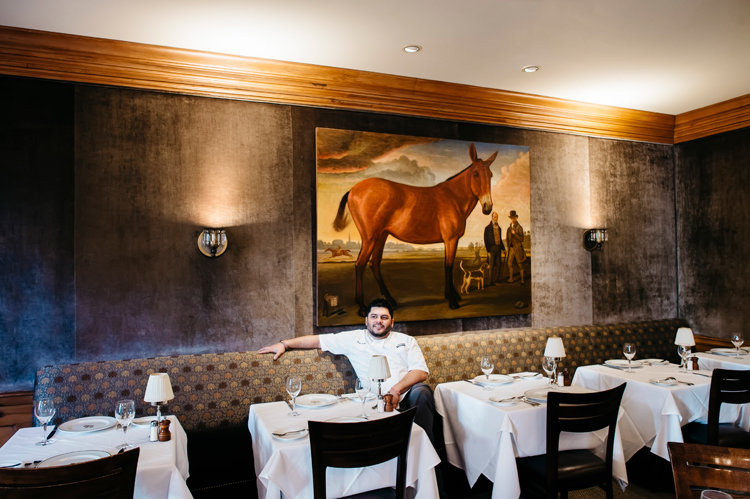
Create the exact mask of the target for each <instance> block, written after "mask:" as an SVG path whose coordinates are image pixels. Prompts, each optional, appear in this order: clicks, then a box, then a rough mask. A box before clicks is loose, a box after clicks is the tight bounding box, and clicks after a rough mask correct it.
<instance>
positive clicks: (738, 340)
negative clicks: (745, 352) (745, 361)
mask: <svg viewBox="0 0 750 499" xmlns="http://www.w3.org/2000/svg"><path fill="white" fill-rule="evenodd" d="M744 342H745V340H744V338H742V333H732V345H734V347H735V348H736V349H737V358H738V359H741V358H742V357H740V347H741V346H742V344H743V343H744Z"/></svg>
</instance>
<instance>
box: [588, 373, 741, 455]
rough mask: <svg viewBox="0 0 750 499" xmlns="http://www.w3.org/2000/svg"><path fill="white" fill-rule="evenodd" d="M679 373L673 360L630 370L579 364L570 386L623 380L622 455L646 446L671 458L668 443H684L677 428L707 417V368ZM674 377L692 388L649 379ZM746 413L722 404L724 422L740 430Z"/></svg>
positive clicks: (601, 386) (600, 385)
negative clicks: (654, 381)
mask: <svg viewBox="0 0 750 499" xmlns="http://www.w3.org/2000/svg"><path fill="white" fill-rule="evenodd" d="M699 373H701V374H703V376H702V375H700V374H695V373H693V372H688V373H683V372H682V371H681V370H680V369H679V367H678V366H677V365H675V364H669V365H655V366H650V367H643V368H641V369H633V373H627V372H625V371H624V370H620V369H613V368H610V367H606V366H598V365H597V366H585V367H579V368H578V369H577V370H576V374H575V376H574V377H573V384H574V385H580V386H584V387H586V388H590V389H592V390H597V391H599V390H607V389H610V388H614V387H615V386H618V385H620V384H622V383H623V381H627V383H628V386H627V388H626V389H625V394H624V395H623V397H622V408H623V409H624V411H625V416H624V417H623V418H621V419H620V423H619V428H620V432H621V434H622V443H623V448H624V452H625V459H626V460H628V459H630V458H631V457H632V456H633V455H634V454H635V453H636V452H638V450H639V449H641V448H642V447H644V446H648V447H651V452H653V453H654V454H656V455H657V456H659V457H662V458H664V459H666V460H669V451H668V450H667V442H682V441H683V440H682V430H681V427H682V426H684V425H686V424H688V423H690V422H692V421H701V422H705V421H706V418H707V417H708V396H709V388H710V383H711V378H710V377H707V376H705V375H706V374H710V373H709V372H708V371H699ZM669 376H673V377H675V378H677V379H678V380H681V381H688V382H690V383H694V386H688V385H684V384H679V385H676V386H658V385H654V384H652V383H650V380H652V379H664V378H666V377H669ZM749 416H750V411H747V410H744V409H741V406H736V405H728V404H724V405H722V408H721V413H720V416H719V417H720V421H721V422H722V423H729V422H739V423H740V424H741V425H742V426H743V428H745V429H748V426H750V417H749Z"/></svg>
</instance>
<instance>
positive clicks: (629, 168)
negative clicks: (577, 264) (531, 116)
mask: <svg viewBox="0 0 750 499" xmlns="http://www.w3.org/2000/svg"><path fill="white" fill-rule="evenodd" d="M589 162H590V165H591V166H590V171H591V223H592V226H593V227H605V228H608V229H609V230H608V234H609V241H608V242H607V243H605V244H604V246H603V249H602V251H594V252H592V254H591V258H592V262H591V265H592V279H591V290H592V294H593V296H594V299H593V321H594V323H595V324H602V323H608V322H616V321H635V320H641V319H642V318H644V317H648V318H649V319H667V318H672V317H676V316H677V266H676V247H675V216H674V213H675V208H674V204H675V193H674V167H673V159H672V146H668V145H662V144H643V143H637V142H626V141H621V140H603V139H589Z"/></svg>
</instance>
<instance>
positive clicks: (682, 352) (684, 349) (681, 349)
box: [677, 345, 690, 372]
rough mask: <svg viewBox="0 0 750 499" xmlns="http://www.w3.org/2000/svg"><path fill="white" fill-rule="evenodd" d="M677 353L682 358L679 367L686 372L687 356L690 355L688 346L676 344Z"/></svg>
mask: <svg viewBox="0 0 750 499" xmlns="http://www.w3.org/2000/svg"><path fill="white" fill-rule="evenodd" d="M677 354H678V355H679V356H680V358H681V359H682V364H680V367H684V368H685V370H684V371H683V372H687V358H688V357H689V356H690V347H689V346H685V345H678V346H677Z"/></svg>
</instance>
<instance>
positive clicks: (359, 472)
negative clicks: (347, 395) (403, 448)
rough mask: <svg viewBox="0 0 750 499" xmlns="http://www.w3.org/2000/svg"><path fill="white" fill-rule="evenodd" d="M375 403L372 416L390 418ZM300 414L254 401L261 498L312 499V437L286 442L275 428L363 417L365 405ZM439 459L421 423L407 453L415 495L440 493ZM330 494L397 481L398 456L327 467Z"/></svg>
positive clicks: (251, 422)
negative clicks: (372, 463) (372, 462)
mask: <svg viewBox="0 0 750 499" xmlns="http://www.w3.org/2000/svg"><path fill="white" fill-rule="evenodd" d="M374 404H375V403H374V402H373V401H367V402H366V403H365V406H366V408H367V411H366V412H367V414H368V415H370V416H372V417H373V418H378V417H388V416H390V415H392V414H391V413H380V414H378V413H377V411H373V410H372V409H371V408H372V406H373V405H374ZM297 411H298V412H299V413H300V416H296V417H292V416H288V415H287V414H288V413H289V412H290V409H289V406H288V405H287V404H286V403H284V402H271V403H267V404H253V405H251V406H250V416H249V419H248V422H247V425H248V428H249V429H250V434H251V435H252V439H253V455H254V458H255V473H256V476H257V477H258V480H257V482H258V497H259V498H260V499H279V498H281V497H287V498H290V499H297V498H299V499H312V497H313V478H312V458H311V456H310V439H309V437H308V436H305V437H304V438H301V439H298V440H286V441H282V440H279V439H276V438H273V437H272V436H271V433H272V432H283V431H285V430H289V429H298V428H307V421H308V420H313V421H326V420H329V419H331V418H335V417H339V416H358V415H359V414H361V411H362V405H361V404H360V403H356V402H351V401H348V400H342V401H341V402H337V403H336V404H334V405H332V406H329V407H323V408H318V409H300V408H299V407H298V408H297ZM439 463H440V458H439V457H438V455H437V452H435V449H434V448H433V447H432V444H431V443H430V439H429V438H427V435H426V434H425V433H424V430H422V428H421V427H419V425H417V424H415V425H414V427H413V428H412V431H411V441H410V442H409V454H408V457H407V470H406V483H407V486H408V487H411V488H413V489H415V490H416V496H415V498H418V499H435V498H436V497H438V491H437V490H438V489H437V482H436V480H435V466H437V465H438V464H439ZM326 485H327V493H328V497H342V496H347V495H352V494H358V493H360V492H365V491H368V490H374V489H379V488H382V487H387V486H389V485H390V486H395V485H396V460H395V459H392V460H391V461H388V462H387V463H383V464H379V465H376V466H370V467H367V468H353V469H343V468H328V470H327V474H326Z"/></svg>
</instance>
